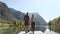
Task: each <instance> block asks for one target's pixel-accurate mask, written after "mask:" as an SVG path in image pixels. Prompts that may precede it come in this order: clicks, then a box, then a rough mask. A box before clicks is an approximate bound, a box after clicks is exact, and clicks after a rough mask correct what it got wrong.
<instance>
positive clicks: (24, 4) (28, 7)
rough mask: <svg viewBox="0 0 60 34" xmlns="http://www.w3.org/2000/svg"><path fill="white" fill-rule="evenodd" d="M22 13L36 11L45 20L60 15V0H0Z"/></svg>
mask: <svg viewBox="0 0 60 34" xmlns="http://www.w3.org/2000/svg"><path fill="white" fill-rule="evenodd" d="M0 1H2V2H4V3H6V4H7V6H8V7H10V8H14V9H16V10H18V11H21V12H23V13H26V12H29V13H33V12H37V13H39V14H40V16H42V17H43V18H44V19H45V21H46V22H49V20H52V19H54V18H56V17H59V16H60V0H0Z"/></svg>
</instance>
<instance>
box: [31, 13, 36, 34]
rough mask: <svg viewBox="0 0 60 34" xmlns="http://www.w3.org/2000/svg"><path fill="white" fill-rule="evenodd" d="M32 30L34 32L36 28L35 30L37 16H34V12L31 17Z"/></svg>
mask: <svg viewBox="0 0 60 34" xmlns="http://www.w3.org/2000/svg"><path fill="white" fill-rule="evenodd" d="M31 30H32V32H33V33H34V30H35V17H34V14H32V17H31Z"/></svg>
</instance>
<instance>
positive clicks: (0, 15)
mask: <svg viewBox="0 0 60 34" xmlns="http://www.w3.org/2000/svg"><path fill="white" fill-rule="evenodd" d="M0 19H1V20H6V21H12V20H13V19H16V18H15V17H14V16H13V15H12V14H11V12H10V10H9V8H8V6H7V5H6V4H5V3H3V2H0Z"/></svg>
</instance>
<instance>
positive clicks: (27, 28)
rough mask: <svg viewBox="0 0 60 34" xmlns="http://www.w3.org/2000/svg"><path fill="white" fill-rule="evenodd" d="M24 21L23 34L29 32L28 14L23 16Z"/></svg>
mask: <svg viewBox="0 0 60 34" xmlns="http://www.w3.org/2000/svg"><path fill="white" fill-rule="evenodd" d="M24 21H25V33H27V32H29V21H30V18H29V15H28V13H26V15H25V16H24Z"/></svg>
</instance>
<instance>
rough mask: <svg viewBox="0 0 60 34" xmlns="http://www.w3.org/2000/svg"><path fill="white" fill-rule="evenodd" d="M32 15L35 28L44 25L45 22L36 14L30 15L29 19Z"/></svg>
mask: <svg viewBox="0 0 60 34" xmlns="http://www.w3.org/2000/svg"><path fill="white" fill-rule="evenodd" d="M32 14H34V17H35V22H36V26H40V25H46V24H47V23H46V21H45V20H44V19H43V18H42V17H41V16H40V15H39V14H38V13H30V14H29V15H30V18H31V16H32Z"/></svg>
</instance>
